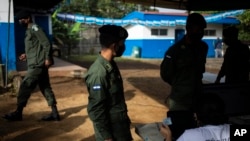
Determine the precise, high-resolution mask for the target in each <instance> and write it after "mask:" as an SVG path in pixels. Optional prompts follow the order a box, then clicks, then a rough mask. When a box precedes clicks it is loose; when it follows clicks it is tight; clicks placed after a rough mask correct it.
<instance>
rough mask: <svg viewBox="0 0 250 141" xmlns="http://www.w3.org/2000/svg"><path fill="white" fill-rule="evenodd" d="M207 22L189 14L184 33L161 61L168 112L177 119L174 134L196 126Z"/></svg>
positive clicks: (198, 16) (196, 14)
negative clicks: (196, 109) (169, 90)
mask: <svg viewBox="0 0 250 141" xmlns="http://www.w3.org/2000/svg"><path fill="white" fill-rule="evenodd" d="M206 26H207V24H206V21H205V19H204V17H203V16H202V15H200V14H198V13H192V14H190V15H189V16H188V17H187V22H186V35H185V36H184V37H183V38H182V39H181V40H180V41H178V42H177V43H175V44H174V45H173V46H171V47H170V48H169V49H168V50H167V51H166V53H165V56H164V57H165V58H164V59H163V61H162V63H161V68H160V75H161V78H162V79H163V80H164V81H165V82H167V83H168V84H170V85H171V86H172V88H171V93H170V95H169V97H168V98H167V105H168V106H169V111H168V113H167V116H170V117H171V116H172V117H171V119H172V120H175V121H176V120H179V121H177V122H175V123H176V124H173V125H171V126H170V128H172V129H171V130H172V131H173V137H175V138H177V137H178V136H179V135H181V134H182V132H183V131H184V130H185V129H186V128H191V127H194V126H195V125H194V124H192V123H193V122H194V120H193V117H192V116H193V112H194V110H195V103H196V98H197V96H198V95H199V94H201V92H202V77H203V75H202V74H203V73H204V72H205V63H206V57H207V51H208V45H207V44H206V43H205V42H204V41H202V37H203V35H204V29H205V28H206ZM184 116H186V117H185V118H186V119H185V120H183V117H184ZM178 124H183V125H178Z"/></svg>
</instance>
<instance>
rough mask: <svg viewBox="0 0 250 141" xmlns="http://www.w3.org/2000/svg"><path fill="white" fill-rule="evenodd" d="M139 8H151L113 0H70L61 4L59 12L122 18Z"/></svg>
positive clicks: (143, 9)
mask: <svg viewBox="0 0 250 141" xmlns="http://www.w3.org/2000/svg"><path fill="white" fill-rule="evenodd" d="M139 8H140V9H141V10H142V11H145V10H152V9H150V8H149V7H148V6H140V5H137V4H129V3H124V2H122V1H114V0H71V3H70V4H64V5H62V6H61V8H60V12H62V13H74V14H76V13H77V14H82V15H87V16H94V17H103V18H122V17H124V16H125V15H127V14H128V13H131V12H132V11H135V10H138V9H139Z"/></svg>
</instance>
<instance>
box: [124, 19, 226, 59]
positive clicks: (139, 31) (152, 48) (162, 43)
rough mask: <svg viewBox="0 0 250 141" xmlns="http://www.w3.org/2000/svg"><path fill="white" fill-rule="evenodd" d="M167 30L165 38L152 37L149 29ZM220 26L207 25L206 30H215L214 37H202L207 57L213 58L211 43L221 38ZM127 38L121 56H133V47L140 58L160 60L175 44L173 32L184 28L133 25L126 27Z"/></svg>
mask: <svg viewBox="0 0 250 141" xmlns="http://www.w3.org/2000/svg"><path fill="white" fill-rule="evenodd" d="M152 28H158V29H168V35H166V36H152V35H151V29H152ZM222 28H223V26H222V25H221V24H208V27H207V28H206V29H207V30H216V35H215V36H204V37H203V40H204V41H205V42H206V43H207V44H208V46H209V50H208V55H207V56H208V57H214V47H213V41H214V40H216V38H217V37H220V38H221V37H222ZM126 29H127V30H128V33H129V36H128V38H127V40H126V51H125V53H124V55H123V56H127V57H129V56H133V53H134V52H133V51H134V48H135V47H140V51H141V53H140V54H141V55H140V57H141V58H162V57H163V56H164V53H165V51H166V50H167V49H168V48H169V47H170V46H171V45H173V44H174V42H175V30H176V29H185V26H175V27H146V26H143V25H134V26H128V27H126Z"/></svg>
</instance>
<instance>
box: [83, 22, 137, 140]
mask: <svg viewBox="0 0 250 141" xmlns="http://www.w3.org/2000/svg"><path fill="white" fill-rule="evenodd" d="M99 32H100V43H101V46H102V49H101V51H100V54H99V56H98V57H97V59H96V60H95V62H94V63H93V64H92V65H91V66H90V68H89V69H88V72H87V74H86V76H85V81H86V85H87V88H88V92H89V97H88V106H87V111H88V115H89V117H90V119H91V120H92V122H93V126H94V130H95V138H96V141H131V140H132V135H131V132H130V119H129V117H128V114H127V105H126V103H125V98H124V90H123V81H122V77H121V74H120V71H119V69H118V67H117V65H116V62H115V61H114V57H120V56H121V55H122V54H123V52H124V50H125V45H124V42H125V39H126V38H127V37H128V33H127V31H126V30H125V29H124V28H122V27H120V26H115V25H104V26H102V27H101V28H99Z"/></svg>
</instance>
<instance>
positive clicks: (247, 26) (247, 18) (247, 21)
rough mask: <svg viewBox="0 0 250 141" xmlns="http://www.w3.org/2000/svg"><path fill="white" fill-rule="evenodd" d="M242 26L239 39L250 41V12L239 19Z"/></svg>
mask: <svg viewBox="0 0 250 141" xmlns="http://www.w3.org/2000/svg"><path fill="white" fill-rule="evenodd" d="M237 18H238V19H239V20H240V22H241V24H240V25H238V28H239V39H240V40H244V41H250V10H245V11H244V12H243V14H241V15H239V16H238V17H237Z"/></svg>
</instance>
